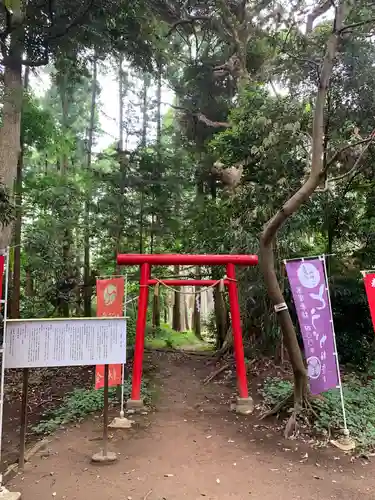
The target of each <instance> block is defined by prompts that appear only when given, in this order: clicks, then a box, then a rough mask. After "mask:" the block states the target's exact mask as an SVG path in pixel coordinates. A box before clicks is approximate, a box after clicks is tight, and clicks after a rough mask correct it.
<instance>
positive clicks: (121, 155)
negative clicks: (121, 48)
mask: <svg viewBox="0 0 375 500" xmlns="http://www.w3.org/2000/svg"><path fill="white" fill-rule="evenodd" d="M122 66H123V57H122V55H121V54H120V57H119V73H118V84H119V142H118V152H119V169H120V207H119V210H118V221H117V234H116V237H115V252H114V253H115V255H114V259H115V274H117V275H119V274H121V266H119V265H118V264H117V255H118V254H119V253H120V250H121V238H122V230H123V225H124V218H123V203H124V199H123V198H124V196H125V176H126V164H125V154H124V71H123V67H122ZM140 253H142V252H140Z"/></svg>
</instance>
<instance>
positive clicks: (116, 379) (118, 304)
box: [95, 278, 125, 389]
mask: <svg viewBox="0 0 375 500" xmlns="http://www.w3.org/2000/svg"><path fill="white" fill-rule="evenodd" d="M124 286H125V280H124V278H111V279H106V280H96V300H97V304H96V315H97V316H100V317H102V316H122V315H123V302H124ZM121 370H122V365H109V373H108V386H109V387H114V386H116V385H120V384H121V378H122V377H121V373H122V372H121ZM102 387H104V365H97V366H96V371H95V389H101V388H102Z"/></svg>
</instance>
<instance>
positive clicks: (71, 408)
mask: <svg viewBox="0 0 375 500" xmlns="http://www.w3.org/2000/svg"><path fill="white" fill-rule="evenodd" d="M103 391H104V389H99V390H95V389H74V390H73V391H72V392H71V393H69V394H68V395H67V396H66V397H65V398H64V400H63V402H62V404H61V406H59V407H58V408H55V409H52V410H50V411H48V412H46V413H45V414H44V415H43V420H42V421H41V422H39V423H38V424H37V425H35V426H34V427H33V428H32V430H33V432H35V433H36V434H50V433H51V432H54V431H55V430H56V429H58V428H59V427H60V426H61V425H65V424H68V423H71V422H80V421H82V420H83V419H84V418H85V417H87V415H89V414H91V413H95V412H98V411H101V410H103ZM130 392H131V381H130V380H125V382H124V398H125V400H126V399H128V397H130ZM141 392H142V397H143V398H144V399H145V401H149V400H150V393H149V391H148V390H147V386H146V385H145V383H144V382H142V386H141ZM108 399H109V403H110V404H111V403H114V402H115V401H116V399H117V388H116V387H110V388H109V391H108Z"/></svg>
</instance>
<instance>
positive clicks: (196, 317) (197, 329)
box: [192, 266, 202, 340]
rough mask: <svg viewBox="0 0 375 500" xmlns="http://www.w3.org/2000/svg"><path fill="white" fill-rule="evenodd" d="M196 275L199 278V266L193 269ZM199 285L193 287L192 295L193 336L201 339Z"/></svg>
mask: <svg viewBox="0 0 375 500" xmlns="http://www.w3.org/2000/svg"><path fill="white" fill-rule="evenodd" d="M195 273H196V277H197V279H200V278H201V274H200V268H199V266H198V267H197V268H196V270H195ZM200 289H201V288H200V287H199V286H196V287H195V296H194V307H193V321H192V323H193V332H194V333H195V336H196V337H197V338H198V339H199V340H202V331H201V305H202V300H201V294H200Z"/></svg>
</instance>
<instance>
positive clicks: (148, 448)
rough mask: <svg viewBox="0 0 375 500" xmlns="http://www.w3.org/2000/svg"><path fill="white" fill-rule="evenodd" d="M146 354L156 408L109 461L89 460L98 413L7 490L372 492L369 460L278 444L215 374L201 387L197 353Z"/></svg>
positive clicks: (161, 494)
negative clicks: (237, 405)
mask: <svg viewBox="0 0 375 500" xmlns="http://www.w3.org/2000/svg"><path fill="white" fill-rule="evenodd" d="M147 357H148V360H147V364H148V366H150V365H151V366H152V367H153V369H154V377H153V380H154V384H155V407H156V409H155V411H151V412H150V413H149V414H148V415H140V416H137V417H134V419H135V420H136V423H135V424H134V426H133V428H132V429H130V430H128V431H121V430H116V431H114V432H111V434H110V436H111V440H110V449H111V450H112V451H115V452H117V453H118V461H117V462H116V463H114V464H112V465H108V466H98V465H92V464H91V463H90V457H91V456H92V454H93V453H95V452H98V451H99V450H100V445H101V442H100V439H101V432H102V431H101V420H100V418H99V417H98V416H96V417H92V418H90V419H88V420H86V421H85V422H84V423H83V424H81V425H75V426H71V427H69V428H67V429H64V430H61V431H59V432H58V433H56V434H55V435H53V436H52V437H51V439H50V443H49V445H48V446H49V448H48V450H47V452H46V451H44V452H42V453H40V454H38V455H35V456H34V457H33V458H32V459H31V461H30V463H28V464H26V468H25V472H24V473H23V474H18V475H17V476H16V477H15V478H14V479H13V480H11V481H10V483H9V484H8V485H7V487H8V488H9V489H10V490H11V491H21V492H22V494H23V500H37V499H38V500H45V499H48V498H56V499H66V500H84V499H85V498H90V500H99V499H100V500H103V499H104V500H112V499H121V500H126V499H128V500H179V499H181V498H186V499H189V500H198V499H203V498H206V499H207V500H226V499H228V500H229V499H231V500H235V499H237V500H244V499H246V498H249V499H250V498H254V499H257V500H259V499H262V500H275V499H276V498H279V499H280V500H284V499H285V500H296V499H308V500H314V499H319V500H323V499H342V500H345V499H348V500H349V499H353V500H354V499H357V498H362V499H363V500H367V499H368V500H370V499H373V498H374V493H373V491H374V490H375V477H374V465H373V464H372V463H371V462H368V461H367V460H361V459H358V460H356V461H353V460H352V459H351V457H350V456H347V455H345V454H343V453H341V452H339V451H338V450H336V449H333V448H327V449H320V450H314V449H312V447H311V446H310V445H309V444H308V443H304V442H299V441H297V440H295V441H290V440H284V439H283V438H282V437H281V435H280V434H279V433H277V432H275V431H274V430H273V428H272V423H270V424H268V423H267V422H259V419H258V416H259V415H257V414H256V413H254V414H253V415H251V416H247V417H242V416H237V415H235V414H233V413H230V411H229V401H230V399H231V397H232V396H233V392H232V388H233V385H232V383H231V384H229V383H228V381H227V380H225V378H222V379H220V377H218V378H217V379H215V380H213V381H212V382H210V383H208V384H206V385H204V384H203V381H204V379H205V378H206V377H207V376H208V375H209V374H210V373H212V371H213V367H212V364H211V365H210V364H209V363H208V361H207V359H206V358H205V357H204V356H197V355H195V356H194V355H188V354H186V353H182V352H180V353H176V354H174V353H162V352H152V353H148V354H147ZM258 381H259V380H258ZM253 383H254V384H255V385H257V380H256V378H255V379H254V382H253ZM132 418H133V417H132Z"/></svg>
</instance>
